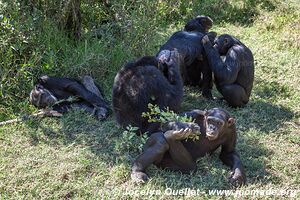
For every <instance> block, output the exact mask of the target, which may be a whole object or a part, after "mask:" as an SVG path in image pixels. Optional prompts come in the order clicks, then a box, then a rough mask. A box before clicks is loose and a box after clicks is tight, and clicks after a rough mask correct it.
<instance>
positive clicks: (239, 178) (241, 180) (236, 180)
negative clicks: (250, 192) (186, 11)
mask: <svg viewBox="0 0 300 200" xmlns="http://www.w3.org/2000/svg"><path fill="white" fill-rule="evenodd" d="M229 182H230V184H231V185H233V186H234V187H241V186H242V185H245V183H246V176H245V174H243V172H241V170H240V169H235V171H232V172H231V173H230V176H229Z"/></svg>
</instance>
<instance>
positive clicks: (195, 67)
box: [157, 16, 216, 98]
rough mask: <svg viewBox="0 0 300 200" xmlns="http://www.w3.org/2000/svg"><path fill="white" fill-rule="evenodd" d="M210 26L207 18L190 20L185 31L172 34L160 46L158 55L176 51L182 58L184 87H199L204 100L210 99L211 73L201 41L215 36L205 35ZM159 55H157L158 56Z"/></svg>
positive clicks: (210, 23)
mask: <svg viewBox="0 0 300 200" xmlns="http://www.w3.org/2000/svg"><path fill="white" fill-rule="evenodd" d="M211 26H212V20H211V19H210V18H209V17H207V16H199V17H197V18H195V19H192V20H191V21H189V22H188V23H187V25H186V26H185V30H186V31H178V32H176V33H174V34H173V35H172V36H171V37H170V39H169V40H168V41H167V42H166V43H165V44H164V45H162V46H161V48H160V50H159V53H160V52H161V51H163V50H170V51H171V50H174V49H177V51H178V53H179V55H180V56H181V57H182V62H181V63H179V65H180V71H181V76H182V78H183V82H184V84H185V85H192V86H200V87H201V88H202V94H203V96H204V97H206V98H212V95H211V89H212V85H213V82H212V72H211V69H210V68H209V65H208V62H207V58H206V56H205V55H203V54H205V51H204V49H203V46H202V44H201V39H202V37H203V36H204V35H206V34H208V35H209V37H210V39H211V40H212V41H213V40H214V38H215V37H216V34H215V33H213V32H211V33H207V31H208V30H209V28H210V27H211ZM159 53H158V54H157V55H159Z"/></svg>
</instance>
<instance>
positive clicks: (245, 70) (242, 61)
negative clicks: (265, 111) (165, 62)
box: [202, 34, 254, 107]
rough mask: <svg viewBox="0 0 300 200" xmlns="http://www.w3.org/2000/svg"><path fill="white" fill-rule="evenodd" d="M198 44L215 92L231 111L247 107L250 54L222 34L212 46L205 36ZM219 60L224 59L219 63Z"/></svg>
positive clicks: (250, 82)
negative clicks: (210, 74) (201, 44)
mask: <svg viewBox="0 0 300 200" xmlns="http://www.w3.org/2000/svg"><path fill="white" fill-rule="evenodd" d="M202 43H203V46H204V49H205V52H206V54H207V58H208V62H209V65H210V67H211V69H212V71H213V73H214V77H215V83H216V86H217V89H218V91H219V92H220V93H221V94H222V95H223V97H224V99H225V100H226V101H227V102H228V104H229V105H230V106H232V107H240V106H243V105H245V104H247V103H248V101H249V97H250V94H251V90H252V87H253V80H254V59H253V55H252V52H251V50H250V49H249V48H247V47H246V46H245V45H244V44H243V43H242V42H240V41H239V40H238V39H236V38H235V37H233V36H231V35H228V34H223V35H220V36H219V37H218V38H217V39H216V40H215V44H214V46H213V45H212V43H211V42H210V40H209V38H208V37H207V36H205V37H203V39H202ZM221 56H226V57H225V60H224V61H222V58H221Z"/></svg>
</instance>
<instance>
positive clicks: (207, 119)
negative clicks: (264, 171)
mask: <svg viewBox="0 0 300 200" xmlns="http://www.w3.org/2000/svg"><path fill="white" fill-rule="evenodd" d="M182 115H186V116H189V117H192V118H193V119H194V120H195V123H193V122H189V123H185V122H169V123H167V124H165V125H164V127H165V128H164V129H162V131H158V132H156V133H153V134H152V135H151V136H150V137H149V139H148V140H147V142H146V144H145V146H144V152H143V153H142V154H141V155H140V156H139V157H138V158H137V159H136V160H135V162H134V164H133V167H132V173H131V177H132V179H133V180H135V181H139V182H144V181H146V180H147V179H148V176H147V174H146V173H145V170H146V168H147V167H148V166H150V165H151V164H152V163H153V164H155V165H156V166H158V167H160V168H163V169H170V170H174V171H181V172H183V173H187V172H191V171H195V170H196V160H197V159H198V158H200V157H203V156H205V155H206V154H211V153H213V152H214V151H215V150H216V149H217V148H218V147H220V146H221V153H220V159H221V160H222V162H223V163H224V164H226V165H227V166H229V167H230V168H231V176H230V179H229V180H230V182H231V183H232V184H233V185H236V186H239V185H241V184H244V183H245V181H246V178H245V173H244V169H243V165H242V163H241V160H240V157H239V155H238V153H237V152H236V150H235V145H236V140H237V133H236V127H235V119H234V118H233V117H231V116H230V115H229V113H228V112H227V111H225V110H223V109H220V108H213V109H211V110H208V111H201V110H192V111H191V112H186V113H183V114H182ZM191 134H200V136H199V139H198V140H192V139H188V136H190V135H191Z"/></svg>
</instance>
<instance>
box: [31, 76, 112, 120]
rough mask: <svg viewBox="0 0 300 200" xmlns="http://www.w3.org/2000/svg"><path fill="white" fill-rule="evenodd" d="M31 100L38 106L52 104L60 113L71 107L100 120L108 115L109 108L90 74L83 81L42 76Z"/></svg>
mask: <svg viewBox="0 0 300 200" xmlns="http://www.w3.org/2000/svg"><path fill="white" fill-rule="evenodd" d="M70 97H77V98H78V100H76V101H74V102H71V101H68V99H69V98H70ZM30 102H31V103H32V104H33V105H35V106H36V107H38V108H45V107H48V106H52V108H53V110H55V111H57V112H59V113H65V112H67V111H68V110H69V109H70V108H80V109H83V110H85V111H87V112H89V113H92V114H94V115H95V116H96V117H97V118H98V119H100V120H102V119H105V118H106V117H107V115H108V108H109V106H108V103H107V102H106V101H105V100H104V98H103V96H102V94H101V92H100V90H99V87H97V86H96V85H95V84H94V81H93V79H92V78H91V77H90V76H84V77H83V79H82V82H80V81H79V80H75V79H70V78H62V77H54V76H42V77H40V78H38V83H37V84H36V85H35V86H34V88H33V89H32V90H31V92H30Z"/></svg>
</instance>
